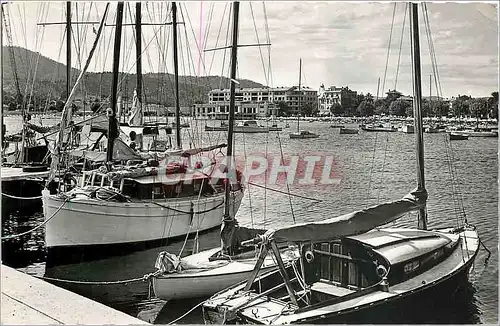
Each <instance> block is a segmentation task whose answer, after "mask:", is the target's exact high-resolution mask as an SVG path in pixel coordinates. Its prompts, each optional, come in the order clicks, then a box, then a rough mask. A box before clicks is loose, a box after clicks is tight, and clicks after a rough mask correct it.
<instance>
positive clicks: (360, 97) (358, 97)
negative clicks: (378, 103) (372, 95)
mask: <svg viewBox="0 0 500 326" xmlns="http://www.w3.org/2000/svg"><path fill="white" fill-rule="evenodd" d="M364 100H365V95H363V93H361V94H357V95H356V107H359V105H360V104H361V102H363V101H364Z"/></svg>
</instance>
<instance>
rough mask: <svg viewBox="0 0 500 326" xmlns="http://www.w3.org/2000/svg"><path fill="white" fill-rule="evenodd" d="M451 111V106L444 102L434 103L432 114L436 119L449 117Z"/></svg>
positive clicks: (432, 104)
mask: <svg viewBox="0 0 500 326" xmlns="http://www.w3.org/2000/svg"><path fill="white" fill-rule="evenodd" d="M449 111H450V105H449V103H448V102H445V101H443V100H437V101H432V103H431V114H432V115H434V116H436V117H443V116H447V115H448V113H449Z"/></svg>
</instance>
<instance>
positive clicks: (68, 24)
mask: <svg viewBox="0 0 500 326" xmlns="http://www.w3.org/2000/svg"><path fill="white" fill-rule="evenodd" d="M69 93H71V2H70V1H67V2H66V101H67V100H68V99H69Z"/></svg>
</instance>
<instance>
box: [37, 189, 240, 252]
mask: <svg viewBox="0 0 500 326" xmlns="http://www.w3.org/2000/svg"><path fill="white" fill-rule="evenodd" d="M242 198H243V192H242V191H236V192H234V193H233V198H232V202H231V209H230V211H231V214H230V215H231V216H234V215H236V212H237V211H238V208H239V206H240V204H241V200H242ZM42 200H43V210H44V215H45V218H46V219H47V218H50V217H51V216H52V215H54V214H55V215H54V216H53V218H52V219H51V220H50V221H49V222H48V223H47V224H46V226H45V243H46V247H47V248H49V249H50V248H54V247H80V246H96V245H113V244H127V243H129V244H137V243H140V242H152V241H156V240H162V239H170V238H175V237H179V236H182V235H186V234H188V233H190V232H196V231H204V230H209V229H212V228H214V227H216V226H219V225H221V220H222V218H221V217H222V215H223V210H224V204H223V203H224V194H223V193H221V194H217V195H214V196H211V197H202V198H200V200H199V201H198V198H193V197H190V198H186V199H174V200H172V199H170V200H163V201H161V200H158V201H155V202H139V203H138V202H132V203H117V202H109V201H100V200H96V199H89V198H86V197H83V196H77V197H76V198H72V199H70V200H68V201H66V202H65V199H63V198H61V197H58V196H57V195H48V194H45V195H44V196H43V198H42ZM191 203H193V212H194V213H195V214H194V215H193V217H192V218H191V213H190V209H191ZM59 208H60V209H59ZM196 212H200V213H199V214H196Z"/></svg>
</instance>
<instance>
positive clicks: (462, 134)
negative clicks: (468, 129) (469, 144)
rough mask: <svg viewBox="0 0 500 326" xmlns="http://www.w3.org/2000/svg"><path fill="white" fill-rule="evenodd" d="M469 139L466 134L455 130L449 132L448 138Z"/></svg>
mask: <svg viewBox="0 0 500 326" xmlns="http://www.w3.org/2000/svg"><path fill="white" fill-rule="evenodd" d="M467 139H469V135H468V134H464V133H461V134H458V133H457V132H456V131H455V132H450V140H467Z"/></svg>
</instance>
